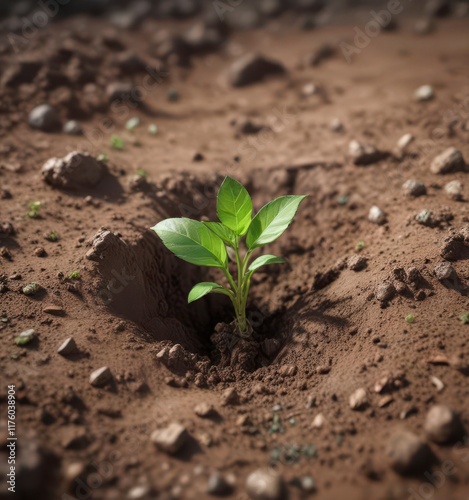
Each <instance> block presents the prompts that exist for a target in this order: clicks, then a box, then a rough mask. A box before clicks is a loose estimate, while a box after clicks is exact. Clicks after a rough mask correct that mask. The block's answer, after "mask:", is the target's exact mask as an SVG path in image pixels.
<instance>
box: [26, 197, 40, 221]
mask: <svg viewBox="0 0 469 500" xmlns="http://www.w3.org/2000/svg"><path fill="white" fill-rule="evenodd" d="M40 208H41V202H40V201H32V202H31V203H30V204H29V205H28V212H27V216H28V217H29V218H30V219H37V218H38V217H39V210H40Z"/></svg>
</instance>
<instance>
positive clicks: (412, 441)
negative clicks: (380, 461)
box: [387, 430, 433, 474]
mask: <svg viewBox="0 0 469 500" xmlns="http://www.w3.org/2000/svg"><path fill="white" fill-rule="evenodd" d="M387 456H388V458H389V460H390V463H391V467H392V468H393V469H394V470H395V471H396V472H398V473H400V474H415V473H419V472H421V471H424V470H426V469H427V468H428V467H429V466H430V465H431V463H432V459H433V457H432V453H431V451H430V448H429V447H428V445H427V444H426V443H425V442H424V441H422V440H421V439H420V438H419V437H418V436H417V435H416V434H414V433H413V432H410V431H407V430H399V431H397V432H395V434H394V435H393V436H392V437H391V439H390V440H389V443H388V447H387Z"/></svg>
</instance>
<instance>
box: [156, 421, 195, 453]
mask: <svg viewBox="0 0 469 500" xmlns="http://www.w3.org/2000/svg"><path fill="white" fill-rule="evenodd" d="M188 438H189V434H188V432H187V430H186V428H185V427H184V426H183V425H181V424H178V423H176V422H173V423H171V424H169V425H168V426H167V427H165V428H163V429H158V430H156V431H154V432H153V434H152V435H151V437H150V439H151V441H152V442H153V444H154V445H155V446H156V447H157V448H159V449H160V450H162V451H165V452H166V453H170V454H174V453H177V452H178V451H179V450H181V448H182V447H183V446H184V445H185V444H186V443H187V441H188Z"/></svg>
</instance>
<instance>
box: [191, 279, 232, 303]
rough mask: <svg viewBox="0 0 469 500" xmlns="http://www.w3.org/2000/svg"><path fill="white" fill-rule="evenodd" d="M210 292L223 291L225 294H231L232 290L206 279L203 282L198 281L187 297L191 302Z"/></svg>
mask: <svg viewBox="0 0 469 500" xmlns="http://www.w3.org/2000/svg"><path fill="white" fill-rule="evenodd" d="M209 293H222V294H224V295H229V294H230V292H229V291H228V290H227V289H226V288H224V287H223V286H221V285H219V284H218V283H212V282H210V281H204V282H202V283H197V285H195V286H194V287H192V290H191V291H190V292H189V296H188V297H187V302H188V303H189V304H190V303H191V302H194V301H195V300H199V299H201V298H202V297H203V296H204V295H207V294H209Z"/></svg>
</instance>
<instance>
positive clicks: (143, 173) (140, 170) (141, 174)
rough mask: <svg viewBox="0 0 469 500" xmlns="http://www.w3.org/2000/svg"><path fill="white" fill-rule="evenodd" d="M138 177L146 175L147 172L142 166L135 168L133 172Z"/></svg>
mask: <svg viewBox="0 0 469 500" xmlns="http://www.w3.org/2000/svg"><path fill="white" fill-rule="evenodd" d="M135 173H136V174H137V175H138V176H139V177H148V172H147V171H146V170H145V169H143V168H137V170H136V172H135Z"/></svg>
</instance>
